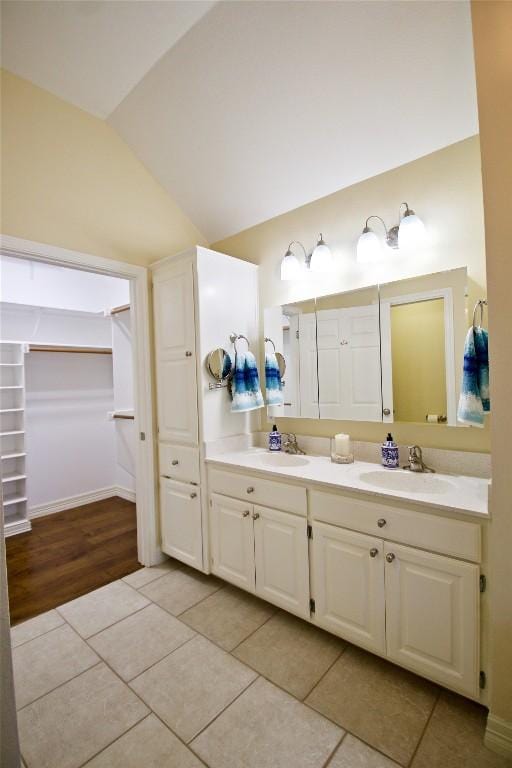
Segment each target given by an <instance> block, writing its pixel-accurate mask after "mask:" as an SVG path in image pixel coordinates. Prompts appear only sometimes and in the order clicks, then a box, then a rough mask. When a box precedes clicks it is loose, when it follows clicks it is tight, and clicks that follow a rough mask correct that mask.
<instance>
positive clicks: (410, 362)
mask: <svg viewBox="0 0 512 768" xmlns="http://www.w3.org/2000/svg"><path fill="white" fill-rule="evenodd" d="M466 295H467V269H466V268H465V267H461V268H459V269H453V270H448V271H445V272H438V273H435V274H430V275H423V276H421V277H415V278H410V279H405V280H397V281H394V282H390V283H381V284H380V285H372V286H369V287H367V288H362V289H359V290H354V291H345V292H341V293H336V294H331V295H328V296H322V297H317V298H315V299H311V300H309V301H302V302H298V303H296V304H287V305H283V306H279V307H269V308H267V309H266V310H265V312H264V332H265V336H266V337H269V338H271V339H272V340H273V341H274V343H275V345H276V350H277V351H279V352H282V354H283V355H284V358H285V360H286V374H285V377H284V381H283V392H284V405H283V406H279V407H278V408H277V409H276V408H273V409H272V410H271V411H269V417H270V418H273V417H276V416H290V417H295V418H315V419H318V418H320V419H339V420H343V421H379V422H382V421H384V422H388V423H392V422H396V421H400V422H404V421H405V422H421V423H431V424H439V423H441V424H448V425H451V426H455V425H456V424H457V420H456V408H457V400H458V396H459V391H460V380H461V373H462V357H463V349H464V338H465V334H466V330H467V323H468V318H467V306H466Z"/></svg>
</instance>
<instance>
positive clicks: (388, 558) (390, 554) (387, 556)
mask: <svg viewBox="0 0 512 768" xmlns="http://www.w3.org/2000/svg"><path fill="white" fill-rule="evenodd" d="M394 559H395V555H394V554H393V553H392V552H388V553H387V555H386V560H387V561H388V563H392V562H393V560H394Z"/></svg>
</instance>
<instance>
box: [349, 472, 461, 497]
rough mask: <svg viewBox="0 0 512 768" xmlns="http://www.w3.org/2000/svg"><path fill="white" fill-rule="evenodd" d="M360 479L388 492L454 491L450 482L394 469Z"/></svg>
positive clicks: (366, 473)
mask: <svg viewBox="0 0 512 768" xmlns="http://www.w3.org/2000/svg"><path fill="white" fill-rule="evenodd" d="M360 479H361V480H362V481H363V482H365V483H368V485H373V486H375V487H376V488H383V489H385V490H387V491H409V492H411V493H439V494H441V493H447V492H448V491H451V490H453V489H454V487H455V486H454V485H453V484H452V483H450V481H449V480H445V479H443V478H441V477H436V475H433V474H431V473H430V472H428V473H425V474H424V473H415V472H407V471H405V472H400V471H397V470H392V469H383V470H376V471H375V472H363V473H362V474H361V475H360Z"/></svg>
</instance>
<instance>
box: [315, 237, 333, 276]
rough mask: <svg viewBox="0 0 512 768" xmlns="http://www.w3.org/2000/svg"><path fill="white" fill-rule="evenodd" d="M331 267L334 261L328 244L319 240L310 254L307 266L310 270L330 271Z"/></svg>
mask: <svg viewBox="0 0 512 768" xmlns="http://www.w3.org/2000/svg"><path fill="white" fill-rule="evenodd" d="M333 267H334V262H333V258H332V253H331V250H330V248H329V246H327V245H326V244H325V243H324V242H323V241H321V242H319V243H318V245H317V246H316V248H315V250H314V251H313V253H312V254H311V262H310V265H309V268H310V269H311V271H312V272H332V271H333Z"/></svg>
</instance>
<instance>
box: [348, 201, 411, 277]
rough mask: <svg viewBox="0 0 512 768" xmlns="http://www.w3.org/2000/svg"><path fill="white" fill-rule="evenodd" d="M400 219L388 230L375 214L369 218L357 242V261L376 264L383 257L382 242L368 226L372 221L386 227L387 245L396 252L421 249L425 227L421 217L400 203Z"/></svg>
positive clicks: (406, 205)
mask: <svg viewBox="0 0 512 768" xmlns="http://www.w3.org/2000/svg"><path fill="white" fill-rule="evenodd" d="M404 205H405V211H404V212H403V213H402V206H404ZM398 218H399V223H398V224H397V225H395V226H394V227H391V228H390V229H388V228H387V227H386V224H385V222H384V220H383V219H382V218H381V217H380V216H376V215H374V214H373V215H372V216H368V218H367V219H366V223H365V225H364V228H363V231H362V233H361V234H360V236H359V240H358V241H357V261H358V262H359V263H360V264H369V263H373V262H376V261H378V260H379V259H380V258H381V257H382V256H383V253H382V247H381V243H380V240H379V238H378V237H377V235H376V234H375V232H374V231H373V230H372V229H370V227H369V226H368V222H369V221H370V219H378V220H379V221H380V223H381V224H382V226H383V227H384V232H385V238H386V244H387V245H388V247H389V248H393V249H395V250H396V249H398V248H411V247H419V246H421V245H422V244H423V241H424V238H425V226H424V224H423V222H422V220H421V219H420V217H419V216H417V215H416V214H415V213H414V211H413V210H412V209H411V208H409V205H408V203H400V208H399V210H398Z"/></svg>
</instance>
